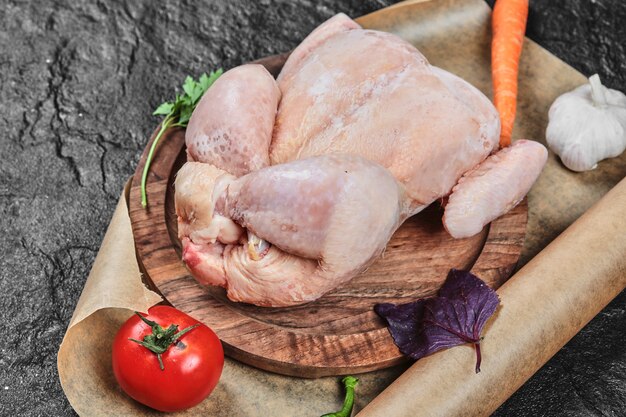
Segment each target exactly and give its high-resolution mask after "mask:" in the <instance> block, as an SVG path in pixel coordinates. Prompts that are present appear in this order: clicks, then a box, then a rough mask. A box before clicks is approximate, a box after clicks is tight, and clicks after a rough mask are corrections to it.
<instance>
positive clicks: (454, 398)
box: [358, 179, 626, 417]
mask: <svg viewBox="0 0 626 417" xmlns="http://www.w3.org/2000/svg"><path fill="white" fill-rule="evenodd" d="M625 287H626V179H623V180H622V181H621V182H620V183H619V184H617V185H616V186H615V187H614V188H613V189H612V190H611V191H610V192H609V193H607V194H606V195H605V196H604V197H603V198H602V199H601V200H600V201H599V202H598V203H596V204H595V205H594V206H593V207H592V208H590V209H589V210H588V211H587V212H586V213H585V214H584V215H583V216H581V217H580V218H579V219H578V220H577V221H576V222H575V223H574V224H572V225H571V226H570V227H569V228H568V229H567V230H565V232H563V233H562V234H561V235H560V236H559V237H558V238H556V239H555V240H554V241H553V242H552V243H551V244H550V245H548V246H547V247H546V248H545V249H544V250H543V251H542V252H541V253H539V254H538V255H537V256H536V257H535V258H534V259H532V260H531V261H530V262H529V263H528V264H527V265H526V266H524V267H523V268H522V269H521V270H520V271H519V272H518V273H517V274H515V275H514V276H513V277H512V278H511V279H510V280H509V281H508V282H507V283H506V284H505V285H503V286H502V287H500V289H499V290H498V294H499V296H500V299H501V307H500V309H499V310H498V311H497V312H496V314H495V315H494V317H492V319H491V320H490V322H489V323H488V324H487V326H486V327H485V330H484V332H483V336H484V340H483V341H482V343H481V349H482V357H483V362H482V366H481V370H482V371H481V372H480V373H479V374H476V373H474V366H475V361H476V355H475V353H474V349H473V347H471V346H461V347H455V348H451V349H448V350H445V351H441V352H438V353H436V354H434V355H432V356H429V357H426V358H423V359H421V360H419V361H417V362H416V363H415V364H414V365H413V366H411V368H409V369H408V370H407V371H406V372H405V373H404V374H402V375H401V376H400V377H399V378H398V379H397V380H396V381H395V382H394V383H393V384H391V385H390V386H389V387H388V388H387V389H386V390H385V391H383V392H382V393H381V394H380V395H379V396H378V397H376V398H375V399H374V401H372V402H371V403H370V404H369V405H368V406H367V407H365V408H364V409H363V410H362V411H361V412H360V413H359V414H358V416H359V417H370V416H394V417H396V416H416V415H419V416H446V417H452V416H487V415H490V414H491V413H493V412H494V411H495V410H496V408H498V406H500V404H502V403H503V402H504V401H506V400H507V399H508V398H509V397H510V396H511V395H512V394H513V393H514V392H515V391H516V390H517V389H518V388H519V387H520V386H521V385H522V384H523V383H524V382H525V381H526V380H528V378H530V377H531V376H532V375H533V374H534V373H535V372H536V371H537V370H538V369H539V368H541V366H543V364H545V363H546V362H547V361H548V360H549V359H550V358H551V357H552V356H553V355H554V354H555V353H556V352H558V351H559V349H561V347H563V346H564V345H565V343H567V341H568V340H570V339H571V338H572V337H573V336H574V335H575V334H576V333H578V331H580V329H581V328H582V327H583V326H584V325H585V324H587V323H588V322H589V321H590V320H591V319H592V318H593V317H594V316H595V315H596V314H598V313H599V312H600V311H601V310H602V309H603V308H604V307H605V306H606V305H607V304H608V303H609V302H610V301H611V300H612V299H613V298H615V297H616V296H617V295H618V294H619V293H620V292H621V291H622V290H623V289H624V288H625Z"/></svg>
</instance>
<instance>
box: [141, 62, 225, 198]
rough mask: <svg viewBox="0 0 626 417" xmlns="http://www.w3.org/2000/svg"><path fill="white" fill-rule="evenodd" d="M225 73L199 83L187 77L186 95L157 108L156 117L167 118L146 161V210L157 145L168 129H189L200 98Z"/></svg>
mask: <svg viewBox="0 0 626 417" xmlns="http://www.w3.org/2000/svg"><path fill="white" fill-rule="evenodd" d="M223 72H224V71H223V70H222V69H221V68H220V69H218V70H217V71H211V73H210V74H208V75H207V74H202V75H200V78H199V80H198V81H195V80H194V79H193V78H192V77H189V76H187V77H186V78H185V82H184V83H183V91H184V93H183V94H181V95H179V94H176V96H175V99H174V102H169V101H166V102H165V103H161V104H160V105H159V107H157V108H156V110H155V111H154V113H152V114H153V115H155V116H165V117H164V118H163V121H162V122H161V128H160V129H159V133H157V136H156V138H154V141H153V142H152V146H151V147H150V151H149V152H148V158H147V159H146V165H145V166H144V169H143V173H142V176H141V205H142V206H143V207H144V208H146V207H147V206H148V197H147V195H146V182H147V179H148V172H149V170H150V164H151V163H152V157H153V155H154V151H155V149H156V146H157V144H158V143H159V141H160V140H161V137H162V136H163V134H164V133H165V131H166V130H167V129H169V128H170V127H174V126H175V127H187V124H188V123H189V120H190V119H191V115H192V113H193V111H194V110H195V108H196V106H197V105H198V102H200V98H202V96H203V95H204V93H206V91H207V90H208V89H209V88H210V87H211V85H213V83H214V82H215V80H217V79H218V78H219V76H220V75H222V73H223Z"/></svg>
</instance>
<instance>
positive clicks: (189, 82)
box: [183, 76, 196, 96]
mask: <svg viewBox="0 0 626 417" xmlns="http://www.w3.org/2000/svg"><path fill="white" fill-rule="evenodd" d="M195 86H196V82H195V81H194V80H193V78H191V77H190V76H187V78H185V83H184V84H183V90H184V91H185V94H187V95H188V96H190V95H191V94H192V93H193V89H194V88H195Z"/></svg>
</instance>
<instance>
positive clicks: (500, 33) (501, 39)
mask: <svg viewBox="0 0 626 417" xmlns="http://www.w3.org/2000/svg"><path fill="white" fill-rule="evenodd" d="M527 18H528V0H497V1H496V4H495V6H494V8H493V16H492V20H491V23H492V28H493V39H492V41H491V75H492V77H493V95H494V104H495V105H496V109H497V110H498V112H499V113H500V123H501V125H502V130H501V133H500V147H505V146H509V145H510V144H511V134H512V133H513V122H514V121H515V108H516V104H517V73H518V70H519V58H520V54H521V52H522V43H523V42H524V32H526V19H527Z"/></svg>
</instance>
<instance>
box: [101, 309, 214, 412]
mask: <svg viewBox="0 0 626 417" xmlns="http://www.w3.org/2000/svg"><path fill="white" fill-rule="evenodd" d="M142 316H144V317H145V318H146V319H147V320H149V321H151V322H153V323H155V324H157V323H158V325H160V326H152V327H151V326H150V325H149V324H147V323H145V322H144V321H143V320H142V319H140V318H139V316H138V315H134V316H133V317H131V318H130V319H128V320H127V321H126V323H124V324H123V325H122V327H121V328H120V330H119V331H118V332H117V335H116V336H115V340H114V341H113V373H114V374H115V378H116V379H117V382H118V383H119V384H120V386H121V387H122V389H123V390H124V391H125V392H126V393H127V394H128V395H130V396H131V397H133V398H134V399H135V400H137V401H139V402H140V403H143V404H145V405H147V406H149V407H152V408H155V409H157V410H160V411H179V410H184V409H186V408H190V407H193V406H194V405H196V404H198V403H200V402H201V401H202V400H204V399H205V398H206V397H207V396H208V395H209V394H210V393H211V391H213V388H215V386H216V385H217V381H218V380H219V378H220V375H221V374H222V368H223V367H224V351H223V349H222V344H221V343H220V340H219V339H218V337H217V336H216V335H215V333H213V331H212V330H211V329H209V328H208V327H207V326H205V325H204V324H202V323H200V322H198V321H197V320H195V319H194V318H192V317H190V316H188V315H187V314H185V313H182V312H180V311H178V310H176V309H175V308H173V307H169V306H155V307H152V308H151V309H150V310H148V315H147V316H146V315H143V314H142ZM171 325H177V326H178V328H170V326H171ZM194 325H197V327H194V328H192V329H191V330H189V331H187V332H186V333H184V334H183V335H182V336H179V337H178V340H172V339H173V337H172V336H173V335H175V334H176V333H178V332H180V331H183V330H185V329H187V328H188V327H190V326H194ZM153 333H161V334H162V337H161V338H159V339H158V341H157V338H155V337H154V336H152V335H153ZM167 338H169V339H170V340H169V341H168V340H166V341H165V342H161V340H164V339H167ZM130 339H135V340H137V341H140V342H144V343H149V342H150V341H155V342H154V343H155V345H156V348H157V350H161V349H163V348H165V350H164V351H163V353H162V354H161V355H160V356H161V360H162V363H163V370H161V367H160V364H159V358H158V355H157V354H156V353H154V352H153V351H151V350H150V349H149V348H147V347H145V346H144V345H142V344H139V343H137V342H134V341H132V340H130ZM168 342H169V343H168ZM159 345H163V346H159Z"/></svg>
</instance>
